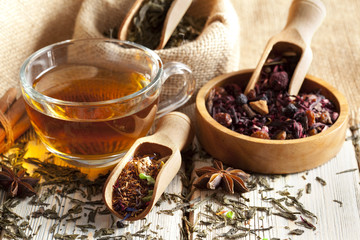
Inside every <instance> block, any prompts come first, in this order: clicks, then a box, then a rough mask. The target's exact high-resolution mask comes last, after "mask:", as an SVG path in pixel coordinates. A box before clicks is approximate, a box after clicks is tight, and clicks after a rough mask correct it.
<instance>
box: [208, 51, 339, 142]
mask: <svg viewBox="0 0 360 240" xmlns="http://www.w3.org/2000/svg"><path fill="white" fill-rule="evenodd" d="M294 61H296V59H294V55H291V54H284V55H281V56H280V57H273V58H269V59H268V60H267V62H266V63H265V64H264V67H263V69H262V72H261V75H260V79H259V81H258V82H257V83H256V85H255V87H254V89H253V90H251V91H250V92H249V93H248V94H247V95H245V94H244V93H243V89H242V88H241V86H240V84H237V83H229V84H226V85H224V86H217V87H214V88H213V89H212V90H211V91H210V94H209V96H208V98H207V101H206V106H207V109H208V112H209V113H210V115H211V116H212V117H213V118H214V119H215V120H216V121H217V122H218V123H220V124H221V125H223V126H225V127H227V128H229V129H231V130H233V131H236V132H238V133H241V134H244V135H248V136H252V137H256V138H263V139H276V140H285V139H298V138H304V137H308V136H312V135H315V134H318V133H320V132H322V131H325V130H326V129H327V128H329V127H330V126H331V125H332V124H334V122H335V121H336V120H337V118H338V116H339V112H338V111H337V109H336V107H335V105H334V104H333V103H332V102H331V101H330V100H329V99H327V98H326V97H325V96H324V95H322V93H321V89H320V90H316V91H314V92H308V93H304V92H302V93H300V94H299V95H297V96H291V95H289V94H288V92H287V89H288V84H289V79H291V76H292V73H293V71H294V66H295V65H294Z"/></svg>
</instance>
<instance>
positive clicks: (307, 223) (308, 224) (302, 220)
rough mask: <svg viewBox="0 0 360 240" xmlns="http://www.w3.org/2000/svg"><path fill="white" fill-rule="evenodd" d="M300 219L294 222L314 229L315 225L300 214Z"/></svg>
mask: <svg viewBox="0 0 360 240" xmlns="http://www.w3.org/2000/svg"><path fill="white" fill-rule="evenodd" d="M300 219H301V221H300V222H295V224H297V225H299V226H303V227H306V228H308V229H312V230H314V231H315V230H316V227H315V226H314V224H312V223H310V222H309V221H308V220H306V219H305V218H303V217H302V216H300Z"/></svg>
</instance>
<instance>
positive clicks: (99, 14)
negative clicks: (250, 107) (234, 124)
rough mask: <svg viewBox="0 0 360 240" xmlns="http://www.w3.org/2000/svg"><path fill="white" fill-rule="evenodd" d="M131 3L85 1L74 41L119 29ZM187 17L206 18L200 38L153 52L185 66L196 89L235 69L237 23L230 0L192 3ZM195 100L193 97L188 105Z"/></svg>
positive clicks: (202, 0)
mask: <svg viewBox="0 0 360 240" xmlns="http://www.w3.org/2000/svg"><path fill="white" fill-rule="evenodd" d="M133 3H134V1H133V0H122V1H119V0H104V1H93V0H84V1H83V3H82V6H81V8H80V11H79V14H78V16H77V19H76V22H75V29H74V35H73V38H75V39H79V38H94V37H95V38H96V37H103V36H104V35H103V34H104V33H105V32H107V31H108V30H109V29H111V28H114V27H116V26H120V24H121V22H122V21H123V19H124V17H125V15H126V14H127V12H128V11H129V9H130V7H131V5H132V4H133ZM187 14H191V15H193V16H199V17H200V16H206V17H208V20H207V23H206V26H205V28H204V30H203V32H202V33H201V35H200V36H199V37H198V38H197V39H196V40H195V41H192V42H189V43H186V44H184V45H182V46H180V47H176V48H170V49H164V50H156V53H157V54H158V55H159V56H160V58H161V59H162V60H163V62H164V63H166V62H170V61H179V62H182V63H185V64H187V65H188V66H189V67H190V68H191V69H192V71H193V74H194V76H195V79H196V80H197V85H196V89H197V90H198V89H199V88H200V87H201V86H202V85H204V83H205V82H207V81H208V80H210V79H212V78H214V77H215V76H218V75H220V74H223V73H226V72H230V71H234V70H237V69H238V65H239V51H238V46H239V21H238V18H237V14H236V12H235V10H234V9H233V6H232V4H231V2H230V0H194V1H193V3H192V5H191V6H190V8H189V11H188V13H187ZM162 91H163V93H164V94H166V95H171V93H169V91H170V92H171V91H172V88H170V87H164V89H163V90H162ZM195 95H196V92H195V94H194V96H195ZM194 100H195V97H193V98H192V99H191V100H190V101H189V103H188V105H189V104H191V103H193V102H194Z"/></svg>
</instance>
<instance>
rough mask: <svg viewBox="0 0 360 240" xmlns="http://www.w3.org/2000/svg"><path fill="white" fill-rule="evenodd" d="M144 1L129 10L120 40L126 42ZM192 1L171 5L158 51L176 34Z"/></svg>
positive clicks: (139, 0) (175, 0)
mask: <svg viewBox="0 0 360 240" xmlns="http://www.w3.org/2000/svg"><path fill="white" fill-rule="evenodd" d="M143 2H144V0H136V1H135V3H134V5H133V6H132V7H131V9H130V10H129V12H128V14H127V15H126V16H125V18H124V21H123V23H122V24H121V26H120V28H119V33H118V39H120V40H126V39H127V33H128V29H129V27H130V26H131V22H132V19H133V18H134V16H135V15H136V14H137V13H138V11H139V10H140V7H141V6H142V3H143ZM191 2H192V0H174V1H173V2H172V3H171V6H170V8H169V10H168V12H167V14H166V18H165V21H164V25H163V28H162V32H161V38H160V43H159V46H158V47H157V48H156V49H162V48H164V47H165V45H166V43H167V42H168V41H169V39H170V37H171V35H172V33H173V32H174V30H175V28H176V26H177V25H178V24H179V22H180V21H181V19H182V18H183V16H184V15H185V13H186V11H187V10H188V8H189V7H190V5H191Z"/></svg>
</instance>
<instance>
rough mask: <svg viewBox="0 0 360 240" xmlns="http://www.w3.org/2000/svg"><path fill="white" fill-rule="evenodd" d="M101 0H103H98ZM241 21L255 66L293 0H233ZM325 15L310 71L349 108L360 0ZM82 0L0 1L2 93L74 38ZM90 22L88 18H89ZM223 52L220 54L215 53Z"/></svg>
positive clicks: (245, 56) (243, 44) (353, 103)
mask: <svg viewBox="0 0 360 240" xmlns="http://www.w3.org/2000/svg"><path fill="white" fill-rule="evenodd" d="M100 2H101V1H100ZM231 2H232V4H233V6H234V8H235V10H236V12H237V15H238V24H239V30H240V32H239V34H238V33H234V35H236V34H238V37H239V39H240V40H239V42H238V45H239V47H240V51H238V50H236V49H234V51H237V53H239V54H240V63H239V65H238V68H239V69H244V68H254V67H255V66H256V63H257V61H258V59H259V58H260V56H261V53H262V51H263V48H264V46H265V43H266V42H267V40H268V38H269V37H270V36H272V35H273V34H275V33H277V32H278V31H280V30H281V29H282V28H283V26H284V25H285V22H286V16H287V11H288V8H289V6H290V3H291V1H289V0H273V1H268V0H251V1H249V0H231ZM323 2H324V4H325V6H326V9H327V16H326V18H325V21H324V22H323V24H322V25H321V27H320V28H319V29H318V31H317V32H316V33H315V36H314V38H313V40H312V50H313V53H314V59H313V62H312V65H311V67H310V69H309V73H310V74H312V75H315V76H317V77H320V78H322V79H324V80H326V81H328V82H329V83H331V84H332V85H334V86H336V87H337V88H338V89H339V90H340V91H341V92H343V93H344V94H345V96H346V97H347V99H348V101H349V104H350V107H351V108H352V109H355V110H356V109H358V108H359V107H360V94H359V93H360V81H359V80H358V79H359V76H360V27H359V26H360V15H359V14H358V13H359V12H360V1H357V0H326V1H325V0H324V1H323ZM81 4H82V1H81V0H75V1H74V0H56V1H47V0H26V1H25V0H22V1H20V0H2V1H0V81H1V84H0V93H1V94H3V93H4V91H5V90H6V89H7V88H8V87H10V86H17V85H18V81H19V80H18V71H19V68H20V66H21V63H22V62H23V61H24V59H25V58H26V57H27V56H28V55H29V54H30V53H32V52H33V51H35V50H37V49H39V48H41V47H43V46H46V45H48V44H50V43H54V42H57V41H61V40H65V39H69V38H72V37H73V34H74V26H75V22H76V20H77V19H76V18H77V16H78V13H79V10H80V7H81ZM89 21H90V20H89ZM217 54H221V53H217Z"/></svg>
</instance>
